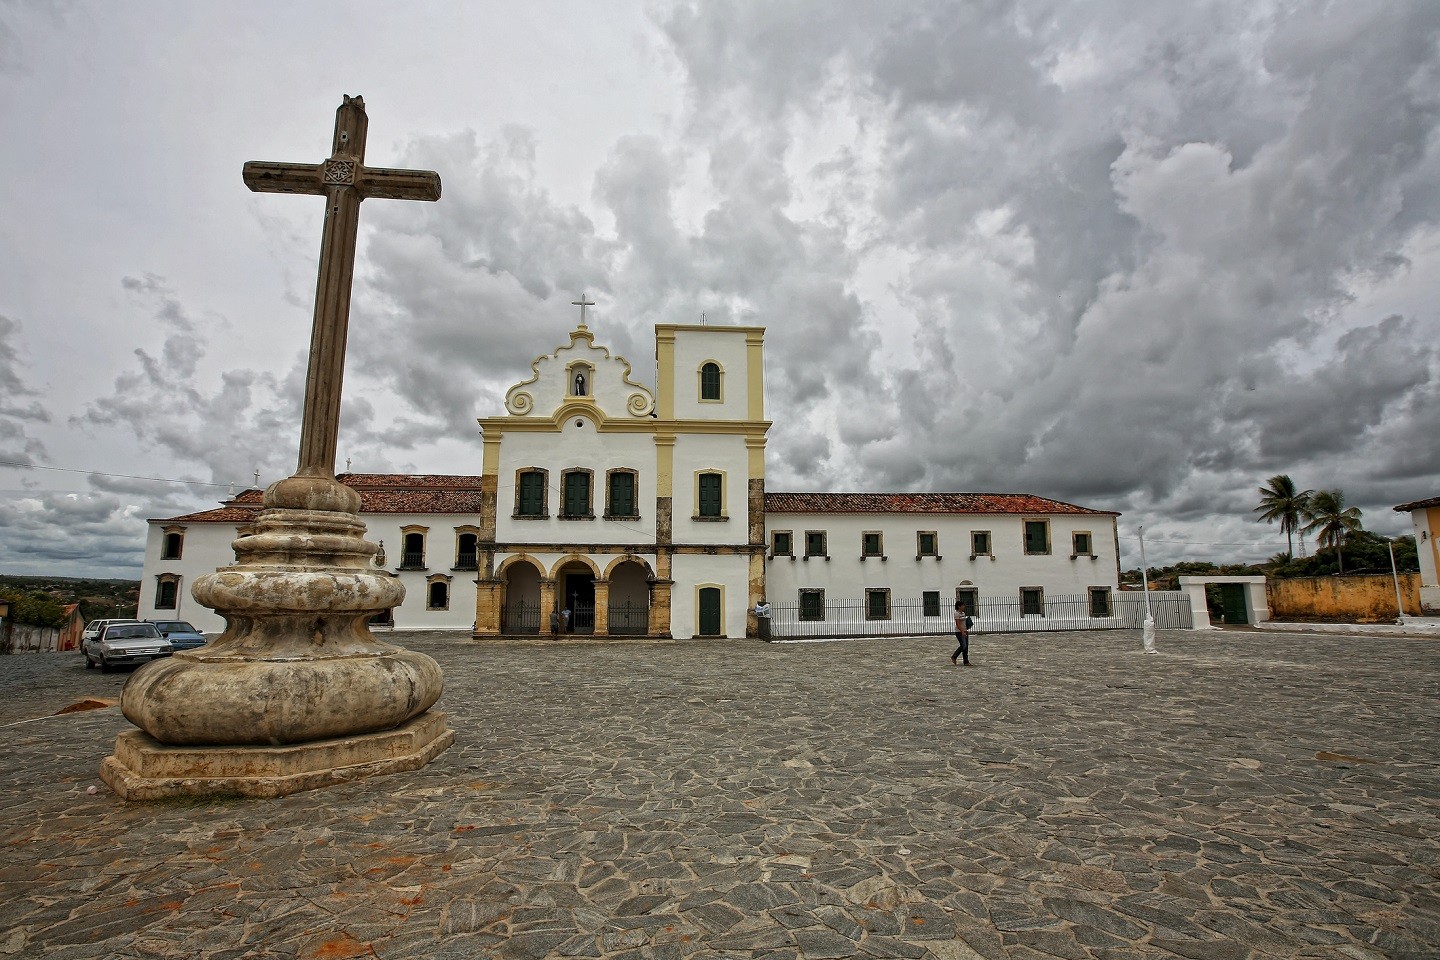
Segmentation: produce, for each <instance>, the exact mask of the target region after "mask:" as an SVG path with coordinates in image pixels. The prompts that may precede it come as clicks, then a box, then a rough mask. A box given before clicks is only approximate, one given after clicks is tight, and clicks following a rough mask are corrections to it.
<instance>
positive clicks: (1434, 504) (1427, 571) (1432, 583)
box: [1395, 497, 1440, 613]
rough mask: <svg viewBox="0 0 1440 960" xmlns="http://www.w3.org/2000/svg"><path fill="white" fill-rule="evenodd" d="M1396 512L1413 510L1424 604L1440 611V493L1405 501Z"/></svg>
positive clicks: (1428, 607)
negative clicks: (1438, 537)
mask: <svg viewBox="0 0 1440 960" xmlns="http://www.w3.org/2000/svg"><path fill="white" fill-rule="evenodd" d="M1395 512H1396V513H1408V514H1410V526H1411V527H1412V528H1413V529H1414V531H1415V552H1416V553H1417V554H1418V555H1419V557H1420V606H1421V607H1422V608H1423V609H1424V611H1425V612H1426V613H1436V612H1440V578H1437V576H1436V568H1437V567H1440V548H1437V547H1436V545H1435V537H1436V535H1437V534H1440V497H1430V498H1429V499H1428V500H1415V501H1412V502H1410V503H1402V504H1400V505H1399V506H1397V507H1395Z"/></svg>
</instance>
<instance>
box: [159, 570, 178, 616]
mask: <svg viewBox="0 0 1440 960" xmlns="http://www.w3.org/2000/svg"><path fill="white" fill-rule="evenodd" d="M166 587H169V588H170V598H169V600H170V602H169V603H166V602H165V588H166ZM154 606H155V609H156V610H179V609H180V574H178V573H162V574H160V575H158V576H157V577H156V578H155V604H154Z"/></svg>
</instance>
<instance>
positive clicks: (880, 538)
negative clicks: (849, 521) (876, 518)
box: [860, 530, 885, 560]
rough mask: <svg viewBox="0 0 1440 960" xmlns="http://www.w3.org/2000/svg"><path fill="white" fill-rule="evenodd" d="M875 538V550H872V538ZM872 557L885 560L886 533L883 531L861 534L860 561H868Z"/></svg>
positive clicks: (870, 531)
mask: <svg viewBox="0 0 1440 960" xmlns="http://www.w3.org/2000/svg"><path fill="white" fill-rule="evenodd" d="M871 537H874V538H875V550H874V551H873V552H872V551H871V550H870V538H871ZM870 557H879V558H880V559H881V560H884V559H885V533H884V531H882V530H862V531H861V532H860V559H861V560H866V559H868V558H870Z"/></svg>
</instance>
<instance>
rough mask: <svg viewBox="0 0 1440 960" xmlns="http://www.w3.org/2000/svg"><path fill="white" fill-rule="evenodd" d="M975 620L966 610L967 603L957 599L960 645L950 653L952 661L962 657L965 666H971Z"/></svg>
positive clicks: (956, 634) (956, 610) (957, 638)
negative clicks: (971, 640) (971, 629)
mask: <svg viewBox="0 0 1440 960" xmlns="http://www.w3.org/2000/svg"><path fill="white" fill-rule="evenodd" d="M974 623H975V621H974V620H971V619H970V614H968V613H966V612H965V604H964V603H962V602H961V601H959V600H956V601H955V639H956V640H957V641H959V644H960V645H959V646H958V647H956V648H955V652H954V653H952V654H950V662H951V663H955V662H956V660H957V659H960V661H961V663H962V664H963V665H964V666H967V667H968V666H970V665H971V664H970V627H971V626H972V625H974Z"/></svg>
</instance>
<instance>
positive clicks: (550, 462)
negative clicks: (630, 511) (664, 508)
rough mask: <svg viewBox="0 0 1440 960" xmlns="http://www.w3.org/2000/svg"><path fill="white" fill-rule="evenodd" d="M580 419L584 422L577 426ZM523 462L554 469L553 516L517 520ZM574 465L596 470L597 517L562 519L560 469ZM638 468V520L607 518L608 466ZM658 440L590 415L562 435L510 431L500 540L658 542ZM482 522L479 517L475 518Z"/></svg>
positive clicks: (503, 449) (505, 442)
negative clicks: (605, 427)
mask: <svg viewBox="0 0 1440 960" xmlns="http://www.w3.org/2000/svg"><path fill="white" fill-rule="evenodd" d="M577 420H580V421H582V422H583V423H584V426H580V427H577V426H576V425H575V423H576V421H577ZM524 467H541V468H543V469H545V470H548V471H549V478H548V480H549V486H550V495H549V516H548V517H546V518H542V519H533V520H516V519H515V518H514V513H515V472H516V471H517V470H519V469H521V468H524ZM570 467H584V468H586V469H588V470H592V471H594V477H593V482H594V488H593V490H592V496H593V505H594V510H595V519H594V520H562V519H560V508H561V505H562V501H561V490H560V477H561V472H562V471H564V470H566V469H568V468H570ZM618 467H628V468H631V469H633V470H635V471H636V472H637V473H638V474H639V476H638V477H637V480H636V491H635V496H636V504H637V506H638V508H639V511H640V519H639V520H606V519H604V514H605V497H606V492H607V491H606V485H605V472H606V471H607V470H611V469H615V468H618ZM655 487H656V478H655V441H654V440H653V439H652V438H651V437H650V435H648V434H629V433H604V434H601V433H599V432H597V431H596V429H595V422H594V421H593V420H590V419H589V418H584V417H571V418H569V419H568V420H567V421H566V422H565V427H564V429H563V430H562V431H561V433H560V435H559V436H558V437H557V436H556V435H555V434H552V433H544V434H537V433H518V432H517V433H506V434H505V435H504V436H503V437H502V438H501V440H500V473H499V479H498V487H497V492H496V495H495V538H496V540H497V541H498V542H500V543H577V542H578V543H634V544H650V543H654V542H655ZM476 522H477V523H478V520H477V521H476Z"/></svg>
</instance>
